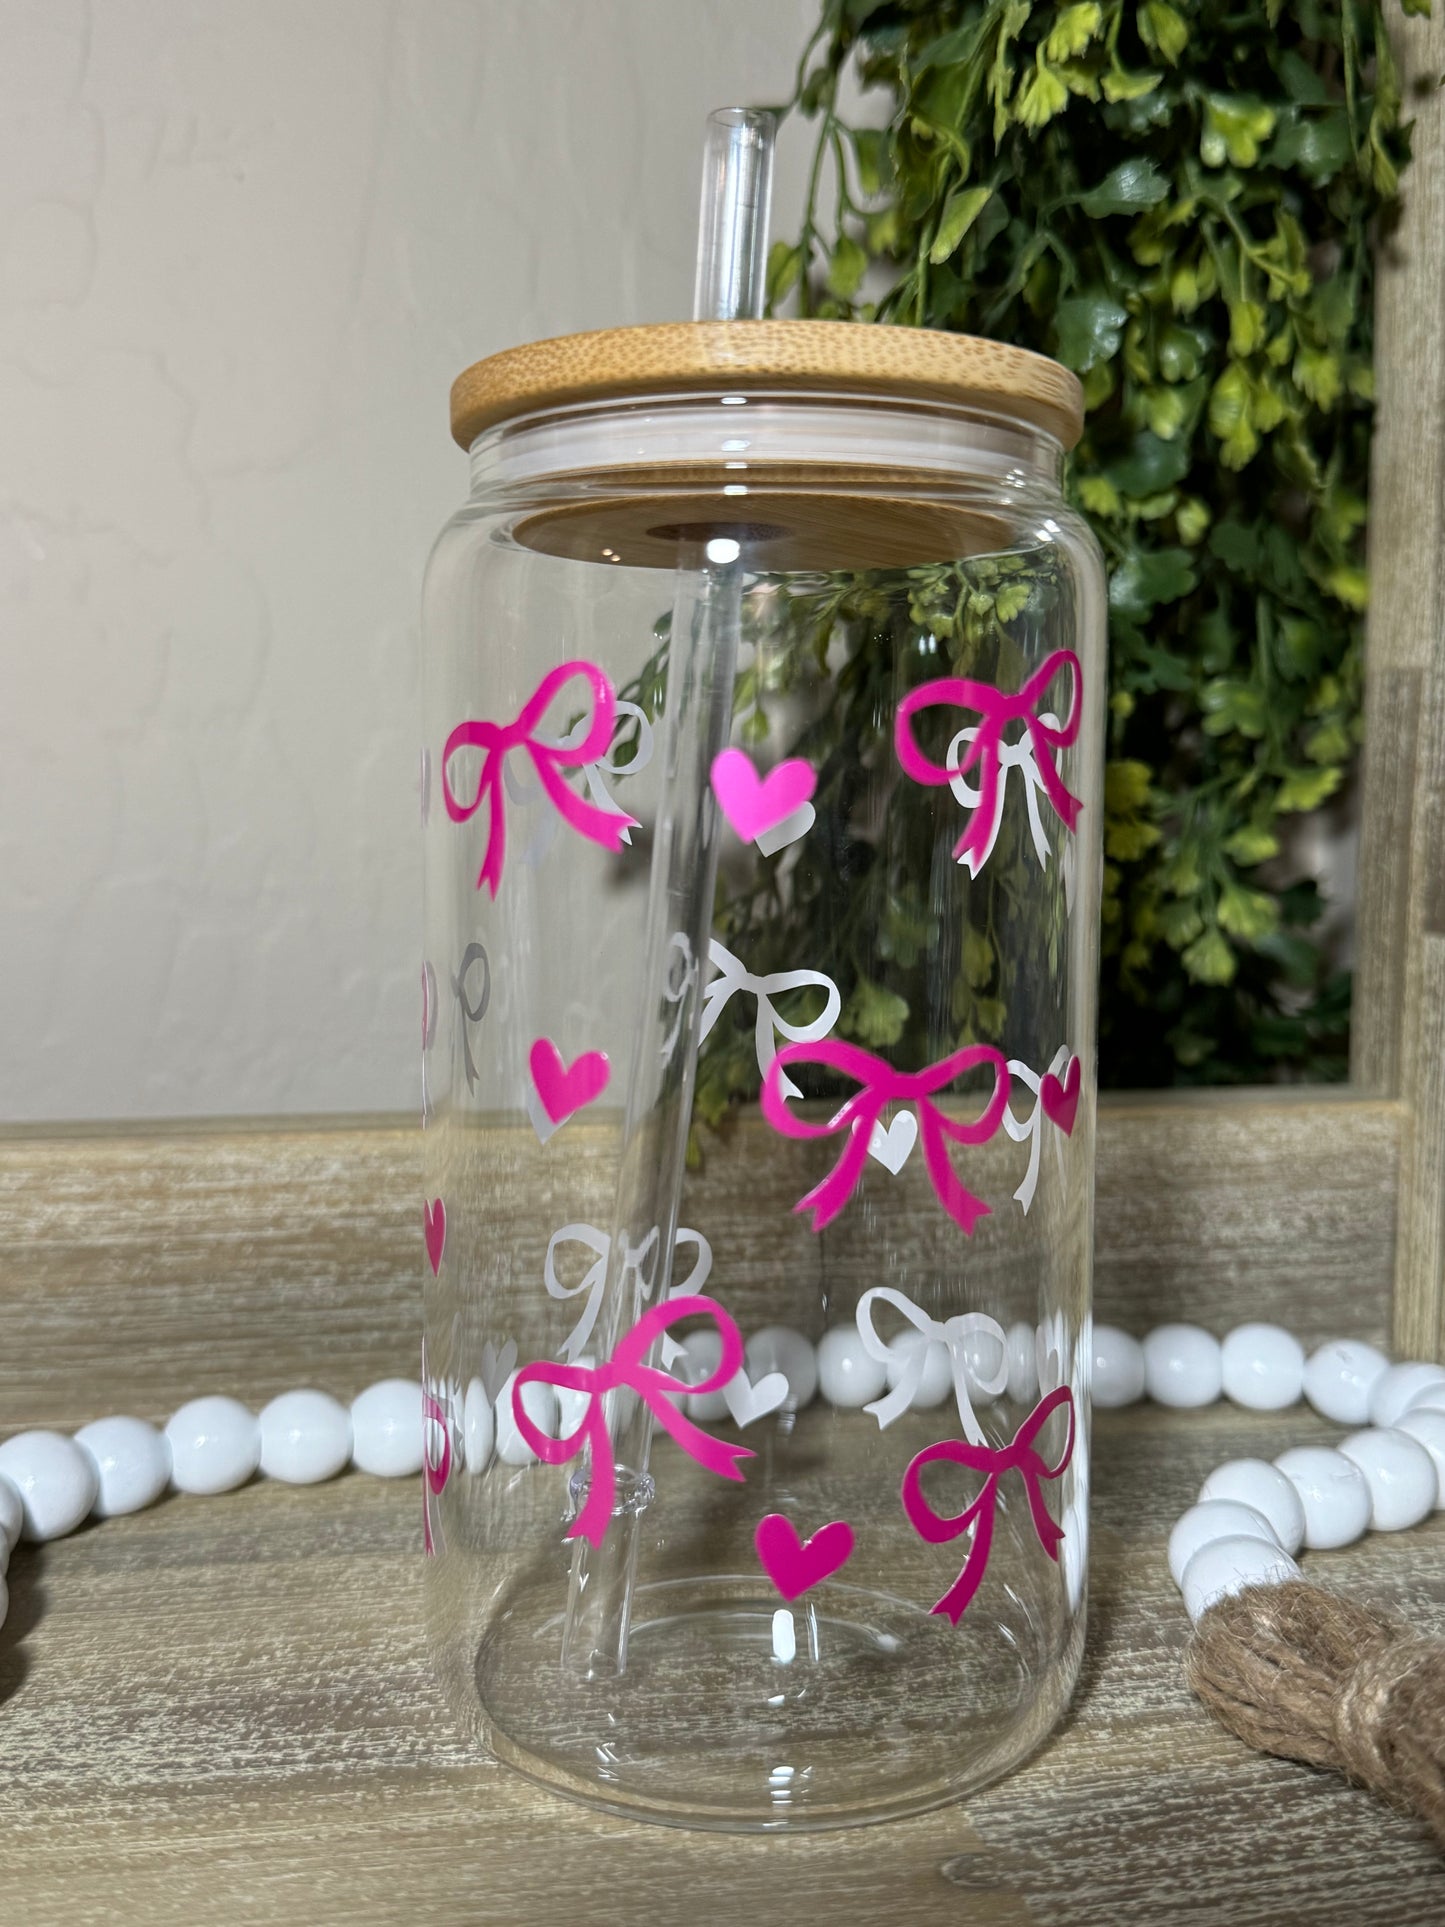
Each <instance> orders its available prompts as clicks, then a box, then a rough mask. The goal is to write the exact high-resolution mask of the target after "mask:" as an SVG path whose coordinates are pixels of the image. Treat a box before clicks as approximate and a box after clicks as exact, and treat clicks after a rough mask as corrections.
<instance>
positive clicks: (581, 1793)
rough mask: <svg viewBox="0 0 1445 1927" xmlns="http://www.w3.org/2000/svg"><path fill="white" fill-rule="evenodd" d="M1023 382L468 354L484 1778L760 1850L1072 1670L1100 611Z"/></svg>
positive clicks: (862, 1800)
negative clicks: (501, 1776) (507, 1776)
mask: <svg viewBox="0 0 1445 1927" xmlns="http://www.w3.org/2000/svg"><path fill="white" fill-rule="evenodd" d="M1078 425H1079V395H1078V390H1077V385H1076V384H1075V383H1074V381H1073V378H1072V377H1071V376H1069V375H1067V374H1066V373H1064V371H1063V370H1061V369H1058V368H1056V367H1054V366H1053V364H1051V363H1048V362H1044V361H1041V360H1039V359H1038V358H1037V357H1034V356H1031V355H1027V354H1024V353H1022V352H1020V351H1015V350H1011V349H1009V348H1006V347H1002V346H1000V345H998V344H996V343H985V342H974V341H970V340H967V339H964V338H961V337H952V336H940V335H930V334H924V333H921V332H918V331H914V330H903V329H893V328H885V327H867V328H864V327H856V326H853V327H845V326H840V325H838V324H830V323H816V322H802V321H799V322H726V323H722V322H720V323H690V324H677V325H670V326H665V327H661V328H648V329H629V330H621V331H617V332H614V333H610V334H601V335H593V336H580V337H573V338H571V339H569V340H566V341H561V342H544V343H540V344H537V345H535V346H533V347H530V348H525V349H518V350H514V351H511V352H509V353H508V354H505V355H501V356H496V357H493V358H492V359H491V360H490V361H487V362H483V363H480V364H478V366H477V367H476V368H474V369H472V370H469V371H468V373H467V374H466V375H464V376H463V377H462V378H461V379H460V380H459V382H458V383H457V385H456V388H455V389H454V391H453V428H454V432H455V434H456V437H457V439H458V441H459V442H460V443H461V444H462V445H463V446H464V447H466V448H467V449H468V450H469V451H470V457H471V492H470V496H469V499H468V501H467V503H466V505H465V506H464V507H463V508H462V509H461V510H460V511H459V512H458V513H457V514H456V515H455V516H454V517H453V518H452V520H451V521H450V522H449V523H448V524H447V526H446V528H445V530H444V531H443V533H442V535H441V537H440V539H439V541H438V543H437V546H436V550H435V552H434V555H433V557H432V561H431V565H430V569H429V572H428V578H427V586H426V594H425V611H424V647H425V675H424V686H425V695H424V704H425V748H424V752H423V797H424V816H425V847H426V939H425V959H426V961H425V964H424V968H423V989H424V1042H425V1053H424V1058H425V1090H426V1095H425V1126H426V1132H425V1151H426V1196H425V1208H424V1234H425V1237H424V1244H425V1253H426V1258H425V1271H424V1278H425V1287H426V1355H425V1364H424V1372H425V1379H426V1385H425V1401H426V1412H427V1416H428V1420H429V1424H428V1427H427V1469H426V1505H427V1542H428V1549H429V1550H430V1551H431V1553H432V1554H433V1557H432V1559H431V1562H430V1565H429V1571H428V1585H429V1594H430V1605H431V1618H432V1632H433V1638H434V1641H435V1647H436V1652H437V1655H438V1660H439V1663H440V1665H441V1667H442V1669H443V1672H444V1675H445V1678H446V1680H447V1682H448V1686H449V1691H450V1694H451V1697H452V1698H453V1700H454V1701H455V1703H456V1705H457V1706H458V1708H459V1709H461V1711H462V1712H463V1714H464V1716H465V1717H466V1718H467V1719H468V1720H469V1721H470V1722H471V1723H472V1724H473V1726H474V1727H475V1729H476V1731H477V1732H478V1734H479V1736H480V1737H481V1738H482V1739H483V1741H484V1742H485V1743H486V1744H487V1745H488V1746H489V1747H490V1748H491V1749H492V1750H493V1751H494V1752H495V1753H496V1754H497V1755H498V1756H500V1757H501V1758H502V1759H503V1760H506V1761H508V1762H510V1763H511V1764H513V1765H514V1766H516V1767H518V1768H519V1769H520V1770H521V1771H523V1772H525V1773H527V1774H529V1775H531V1776H532V1777H533V1778H534V1779H537V1780H539V1781H541V1782H543V1783H545V1784H546V1785H548V1786H551V1787H554V1788H556V1789H558V1790H559V1791H562V1792H565V1793H570V1794H573V1795H575V1796H578V1797H581V1798H583V1799H586V1800H589V1801H592V1802H593V1803H595V1804H599V1805H602V1806H604V1807H607V1808H610V1809H613V1810H615V1811H618V1812H623V1813H629V1814H636V1815H639V1816H642V1817H646V1818H652V1819H656V1820H663V1821H671V1822H675V1823H678V1824H693V1825H704V1826H717V1827H737V1828H770V1829H782V1828H796V1827H809V1826H827V1825H838V1824H842V1823H846V1822H853V1821H863V1820H872V1819H879V1818H883V1817H886V1816H888V1815H893V1814H901V1813H907V1812H911V1811H915V1810H917V1809H919V1808H921V1807H924V1806H927V1805H930V1804H934V1803H936V1802H939V1801H942V1800H945V1799H948V1798H950V1797H952V1796H954V1795H956V1794H957V1793H959V1792H960V1791H962V1790H964V1789H966V1788H968V1787H970V1786H974V1785H977V1784H978V1783H980V1782H981V1781H984V1780H986V1779H989V1778H992V1777H994V1776H996V1775H998V1774H1000V1773H1002V1772H1004V1771H1005V1770H1007V1769H1008V1768H1010V1767H1012V1766H1013V1765H1015V1764H1016V1763H1017V1762H1019V1761H1020V1760H1022V1759H1023V1758H1024V1757H1025V1756H1026V1755H1027V1754H1028V1753H1029V1752H1030V1750H1031V1749H1032V1748H1033V1747H1035V1746H1036V1745H1037V1744H1038V1742H1039V1741H1040V1740H1041V1739H1042V1738H1043V1736H1044V1735H1045V1734H1046V1733H1047V1732H1048V1731H1049V1729H1050V1727H1051V1726H1052V1725H1053V1723H1054V1722H1055V1721H1056V1719H1057V1718H1058V1716H1059V1714H1060V1713H1061V1711H1062V1710H1063V1708H1064V1706H1065V1705H1066V1703H1067V1701H1068V1698H1069V1694H1070V1691H1071V1689H1072V1686H1073V1682H1074V1678H1075V1675H1076V1673H1077V1669H1078V1665H1079V1660H1080V1654H1081V1650H1082V1642H1083V1627H1084V1586H1085V1565H1086V1550H1087V1537H1088V1506H1087V1495H1088V1463H1089V1414H1088V1385H1087V1377H1086V1372H1087V1358H1088V1350H1089V1347H1088V1318H1089V1302H1090V1262H1091V1235H1092V1178H1093V1138H1094V1089H1095V1070H1094V1036H1095V990H1096V976H1097V939H1098V916H1099V886H1100V866H1101V843H1100V818H1101V769H1102V763H1101V758H1102V719H1103V677H1104V659H1103V645H1104V588H1103V572H1102V567H1101V562H1100V557H1099V555H1098V552H1097V550H1096V548H1095V545H1094V543H1093V540H1092V538H1091V537H1090V535H1089V533H1088V531H1087V529H1086V527H1085V526H1084V525H1083V523H1082V522H1081V521H1080V520H1079V518H1078V517H1077V516H1076V515H1075V514H1074V513H1073V512H1072V511H1070V510H1069V509H1068V508H1067V507H1066V505H1065V502H1064V499H1063V495H1062V490H1061V469H1062V463H1063V458H1064V452H1065V449H1066V447H1067V446H1068V445H1069V444H1070V443H1071V442H1072V440H1073V438H1074V436H1075V435H1076V434H1077V431H1078Z"/></svg>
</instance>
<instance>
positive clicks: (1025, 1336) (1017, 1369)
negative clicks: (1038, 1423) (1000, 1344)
mask: <svg viewBox="0 0 1445 1927" xmlns="http://www.w3.org/2000/svg"><path fill="white" fill-rule="evenodd" d="M1004 1390H1005V1391H1006V1392H1007V1393H1008V1396H1009V1397H1010V1398H1011V1399H1012V1400H1013V1402H1014V1404H1015V1405H1032V1404H1033V1402H1034V1400H1035V1399H1036V1398H1037V1397H1038V1395H1039V1361H1038V1342H1037V1340H1036V1339H1035V1337H1034V1328H1033V1326H1032V1325H1027V1324H1024V1323H1022V1322H1020V1323H1019V1324H1017V1325H1010V1326H1009V1328H1008V1383H1007V1385H1006V1386H1005V1387H1004Z"/></svg>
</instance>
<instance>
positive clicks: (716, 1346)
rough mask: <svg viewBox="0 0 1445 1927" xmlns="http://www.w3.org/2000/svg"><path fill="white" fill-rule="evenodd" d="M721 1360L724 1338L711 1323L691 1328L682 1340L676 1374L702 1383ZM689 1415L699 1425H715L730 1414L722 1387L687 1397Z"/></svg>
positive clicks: (698, 1383)
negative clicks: (692, 1330)
mask: <svg viewBox="0 0 1445 1927" xmlns="http://www.w3.org/2000/svg"><path fill="white" fill-rule="evenodd" d="M721 1360H722V1340H721V1338H719V1337H718V1335H717V1333H716V1332H715V1331H714V1330H713V1329H712V1327H711V1326H708V1327H707V1328H706V1329H705V1330H703V1331H696V1332H691V1333H689V1335H688V1336H687V1337H686V1338H684V1339H683V1341H682V1357H681V1358H680V1359H679V1360H678V1361H677V1363H676V1364H675V1365H674V1366H673V1368H672V1375H673V1377H674V1378H681V1379H685V1380H686V1381H687V1383H688V1384H689V1385H701V1383H702V1381H703V1380H704V1379H705V1378H711V1377H712V1375H713V1373H714V1372H715V1371H716V1370H717V1368H718V1365H719V1363H720V1362H721ZM687 1414H688V1417H689V1418H694V1419H696V1420H697V1422H698V1424H699V1425H716V1424H718V1423H719V1421H720V1420H722V1419H725V1418H726V1417H727V1415H728V1402H727V1400H726V1399H725V1398H724V1397H723V1395H722V1392H721V1390H718V1391H712V1392H693V1393H692V1394H691V1395H690V1396H689V1398H688V1401H687Z"/></svg>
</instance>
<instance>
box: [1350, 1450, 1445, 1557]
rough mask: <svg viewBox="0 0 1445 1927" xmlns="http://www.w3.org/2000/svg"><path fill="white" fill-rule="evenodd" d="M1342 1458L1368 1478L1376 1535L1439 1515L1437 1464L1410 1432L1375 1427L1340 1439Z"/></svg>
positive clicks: (1371, 1517)
mask: <svg viewBox="0 0 1445 1927" xmlns="http://www.w3.org/2000/svg"><path fill="white" fill-rule="evenodd" d="M1340 1452H1341V1455H1342V1456H1343V1457H1345V1458H1347V1459H1348V1460H1349V1461H1350V1463H1351V1464H1352V1465H1357V1466H1358V1467H1359V1468H1360V1470H1361V1472H1363V1473H1364V1475H1365V1483H1366V1485H1368V1486H1369V1488H1370V1524H1371V1526H1372V1527H1373V1528H1374V1530H1375V1531H1376V1532H1401V1531H1403V1530H1404V1529H1405V1527H1406V1526H1415V1525H1418V1524H1419V1523H1420V1521H1421V1520H1422V1519H1424V1518H1426V1517H1428V1515H1429V1514H1430V1513H1432V1512H1433V1511H1434V1510H1435V1501H1436V1499H1438V1498H1439V1496H1440V1481H1439V1480H1438V1479H1437V1478H1436V1476H1435V1461H1434V1460H1433V1459H1432V1458H1431V1457H1430V1454H1429V1453H1428V1452H1427V1451H1426V1450H1425V1448H1424V1446H1423V1445H1421V1443H1420V1441H1419V1440H1418V1439H1412V1438H1411V1437H1410V1436H1409V1434H1408V1433H1407V1432H1397V1431H1393V1430H1391V1429H1390V1428H1389V1427H1386V1426H1378V1425H1372V1426H1371V1427H1370V1428H1369V1430H1368V1431H1365V1432H1353V1433H1351V1435H1350V1436H1349V1438H1347V1439H1342V1440H1341V1441H1340Z"/></svg>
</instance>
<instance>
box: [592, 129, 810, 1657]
mask: <svg viewBox="0 0 1445 1927" xmlns="http://www.w3.org/2000/svg"><path fill="white" fill-rule="evenodd" d="M775 133H776V122H775V121H774V118H773V116H772V115H771V114H768V113H764V112H761V111H757V110H754V109H751V108H745V107H725V108H721V109H720V110H719V111H718V112H717V113H714V114H712V115H710V116H709V118H708V124H707V145H706V148H705V150H704V155H703V176H702V206H701V213H700V217H699V222H698V250H697V282H696V287H695V290H694V297H693V319H694V320H697V321H746V320H758V319H760V318H761V316H762V312H763V299H764V287H765V282H766V275H767V253H768V212H769V204H770V199H771V193H772V172H773V141H774V136H775ZM703 556H704V557H705V558H706V560H705V563H703V564H699V563H698V562H696V561H693V560H692V559H691V558H689V561H688V562H687V563H686V564H684V565H682V566H680V568H679V571H678V578H677V587H676V590H675V592H674V597H673V610H672V628H671V635H670V642H669V648H668V667H667V696H666V704H665V715H664V718H663V729H662V769H663V784H662V792H661V798H660V801H659V805H658V819H657V826H656V835H655V839H654V845H653V859H652V869H651V874H650V878H649V886H648V902H647V920H646V942H645V946H644V957H645V964H644V982H643V985H642V997H641V1002H640V1004H639V1008H638V1023H637V1027H636V1036H635V1043H634V1048H633V1059H632V1064H631V1067H630V1076H629V1079H628V1084H627V1108H626V1112H625V1115H624V1120H623V1130H622V1152H621V1162H620V1170H619V1177H618V1188H617V1198H616V1205H615V1209H614V1212H613V1219H612V1227H611V1230H612V1238H611V1255H610V1258H609V1262H608V1281H607V1292H606V1296H605V1298H604V1300H603V1306H602V1314H601V1317H600V1318H599V1320H598V1324H597V1332H596V1337H597V1350H598V1357H599V1358H607V1357H610V1356H611V1354H612V1352H613V1351H614V1350H615V1349H616V1346H617V1343H618V1341H619V1339H621V1338H622V1337H623V1336H624V1334H625V1333H626V1332H627V1331H628V1330H629V1329H630V1327H631V1326H632V1325H633V1324H634V1323H635V1322H636V1321H637V1319H638V1318H639V1317H640V1316H641V1314H642V1312H643V1310H644V1309H645V1308H646V1307H645V1304H644V1302H643V1301H642V1298H641V1295H640V1293H641V1287H640V1282H639V1271H640V1269H641V1268H640V1267H638V1266H637V1265H636V1264H629V1255H630V1254H633V1253H636V1252H637V1251H639V1250H640V1249H641V1248H642V1247H643V1246H644V1244H645V1243H646V1242H647V1240H648V1239H649V1238H650V1237H652V1236H656V1238H657V1241H658V1246H657V1248H658V1265H657V1274H656V1282H655V1285H654V1290H655V1291H656V1293H657V1294H658V1298H659V1300H660V1299H661V1298H662V1297H665V1296H666V1294H667V1291H668V1287H669V1284H670V1281H671V1270H672V1248H673V1240H674V1238H675V1237H676V1234H677V1220H678V1210H679V1207H680V1202H681V1193H682V1179H683V1168H684V1160H685V1155H686V1149H687V1134H688V1128H689V1125H690V1122H691V1115H692V1092H693V1079H694V1074H695V1071H696V1058H697V1031H698V1022H699V1013H700V1011H701V1008H702V984H703V981H704V980H705V978H706V975H707V968H708V965H707V956H708V943H709V940H710V937H711V934H712V905H713V888H714V884H715V881H716V877H717V851H718V818H717V808H716V805H715V803H714V801H713V797H712V793H711V790H710V788H709V776H710V773H711V769H712V762H713V758H714V757H715V756H716V755H717V753H718V751H719V750H721V749H722V748H723V747H724V746H725V745H726V743H727V740H728V735H729V731H730V728H731V724H732V693H733V679H734V675H735V673H736V667H737V649H738V636H739V631H740V628H741V617H742V585H743V567H742V562H741V544H740V542H739V541H738V540H736V539H735V538H733V537H731V536H729V534H728V532H727V530H726V528H724V527H723V526H721V525H720V526H719V528H718V530H717V533H716V535H715V537H713V538H712V539H710V540H705V541H704V542H703ZM679 957H681V958H683V959H684V960H685V971H684V975H683V978H682V986H683V987H682V992H681V998H680V999H679V993H678V989H677V983H676V978H677V961H678V958H679ZM659 1037H662V1038H664V1039H670V1040H671V1048H670V1049H667V1050H660V1049H659V1046H658V1039H659ZM608 1400H609V1409H608V1430H609V1433H610V1436H611V1442H612V1452H613V1458H614V1462H615V1466H616V1499H615V1503H614V1509H613V1518H612V1522H611V1524H610V1526H609V1528H608V1532H607V1536H606V1538H605V1539H604V1540H603V1542H602V1544H601V1545H600V1546H599V1547H597V1548H596V1549H595V1550H594V1549H593V1548H592V1547H591V1546H589V1545H588V1544H587V1542H586V1541H585V1540H583V1539H578V1540H576V1541H575V1542H574V1547H573V1556H572V1573H571V1583H570V1586H569V1591H568V1601H567V1616H566V1621H565V1624H564V1628H563V1639H562V1664H563V1667H564V1669H565V1670H566V1671H568V1672H572V1673H574V1674H580V1675H581V1676H582V1677H584V1678H606V1677H609V1676H614V1675H616V1674H617V1673H619V1672H622V1671H624V1670H625V1668H626V1665H627V1642H628V1635H629V1630H630V1627H631V1621H632V1593H633V1587H634V1584H635V1582H636V1573H637V1553H638V1544H639V1530H640V1525H641V1520H642V1517H643V1515H644V1514H645V1512H646V1511H647V1508H648V1505H649V1504H650V1502H651V1499H652V1496H653V1489H654V1488H653V1483H652V1478H651V1474H650V1472H649V1470H648V1465H649V1460H650V1457H651V1450H652V1431H653V1424H654V1421H653V1416H652V1412H651V1410H650V1409H649V1407H648V1406H647V1405H645V1404H644V1403H643V1402H642V1400H641V1399H639V1398H638V1397H637V1396H636V1395H635V1394H634V1393H632V1392H628V1391H625V1390H618V1391H615V1392H612V1393H609V1394H608ZM580 1476H582V1477H585V1476H586V1475H585V1473H584V1474H582V1475H580ZM574 1485H575V1481H574ZM575 1496H576V1498H577V1503H578V1504H579V1506H580V1504H581V1503H582V1496H583V1495H582V1493H581V1491H580V1490H578V1491H577V1492H576V1495H575Z"/></svg>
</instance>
